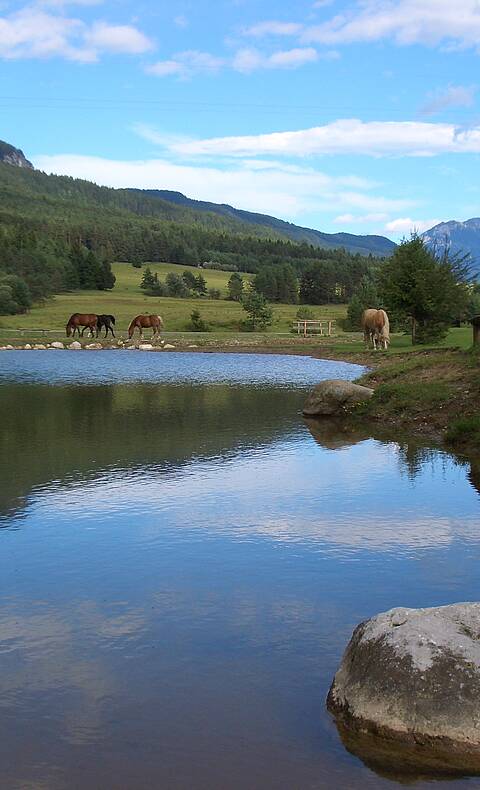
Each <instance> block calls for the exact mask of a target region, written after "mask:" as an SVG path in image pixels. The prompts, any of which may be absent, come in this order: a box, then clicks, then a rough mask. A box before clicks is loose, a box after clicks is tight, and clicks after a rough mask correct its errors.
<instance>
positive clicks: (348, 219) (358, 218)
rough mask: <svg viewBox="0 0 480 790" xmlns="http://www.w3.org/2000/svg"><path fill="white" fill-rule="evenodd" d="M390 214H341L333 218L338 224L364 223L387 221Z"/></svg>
mask: <svg viewBox="0 0 480 790" xmlns="http://www.w3.org/2000/svg"><path fill="white" fill-rule="evenodd" d="M387 219H388V214H382V213H377V214H363V215H362V214H341V215H340V216H338V217H335V219H334V220H333V221H334V222H335V224H337V225H364V224H368V223H369V222H385V221H386V220H387Z"/></svg>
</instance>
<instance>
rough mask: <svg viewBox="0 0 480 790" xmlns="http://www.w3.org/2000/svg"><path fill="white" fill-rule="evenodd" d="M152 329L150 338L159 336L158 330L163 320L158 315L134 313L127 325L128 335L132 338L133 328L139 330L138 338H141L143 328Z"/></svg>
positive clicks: (161, 326) (161, 327)
mask: <svg viewBox="0 0 480 790" xmlns="http://www.w3.org/2000/svg"><path fill="white" fill-rule="evenodd" d="M149 327H150V328H151V329H153V334H152V338H155V337H159V335H160V330H161V329H163V321H162V319H161V317H160V316H159V315H136V316H135V318H134V319H133V320H132V322H131V324H130V326H129V327H128V337H129V338H130V339H132V337H133V334H134V332H135V329H138V330H139V331H140V339H142V338H143V330H144V329H148V328H149Z"/></svg>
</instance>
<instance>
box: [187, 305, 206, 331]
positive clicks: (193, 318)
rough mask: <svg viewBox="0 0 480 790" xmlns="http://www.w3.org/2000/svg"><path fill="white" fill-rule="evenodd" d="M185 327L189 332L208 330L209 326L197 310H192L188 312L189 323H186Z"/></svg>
mask: <svg viewBox="0 0 480 790" xmlns="http://www.w3.org/2000/svg"><path fill="white" fill-rule="evenodd" d="M187 329H189V331H190V332H209V331H210V327H209V326H208V324H207V323H206V321H204V320H203V318H202V317H201V315H200V312H199V311H198V310H192V312H191V313H190V323H189V324H187Z"/></svg>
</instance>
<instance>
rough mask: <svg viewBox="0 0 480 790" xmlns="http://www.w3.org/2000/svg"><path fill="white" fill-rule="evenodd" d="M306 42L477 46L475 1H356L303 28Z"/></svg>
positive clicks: (479, 16) (479, 7) (479, 30)
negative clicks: (385, 40) (345, 9)
mask: <svg viewBox="0 0 480 790" xmlns="http://www.w3.org/2000/svg"><path fill="white" fill-rule="evenodd" d="M302 38H303V40H304V41H305V42H308V43H318V44H324V45H328V46H339V45H341V44H353V43H369V42H374V41H381V40H384V39H390V40H392V41H394V42H395V43H396V44H398V45H401V46H404V45H409V44H423V45H425V46H436V45H439V44H442V45H444V46H447V47H450V48H468V47H474V48H475V49H477V48H478V43H479V41H480V4H479V2H478V0H455V2H452V0H358V2H357V3H355V4H354V5H352V6H351V7H350V9H349V10H347V11H345V12H342V13H339V14H337V15H335V16H333V17H331V18H330V19H328V20H327V21H326V22H323V23H322V24H320V25H313V26H307V27H305V28H304V30H303V33H302Z"/></svg>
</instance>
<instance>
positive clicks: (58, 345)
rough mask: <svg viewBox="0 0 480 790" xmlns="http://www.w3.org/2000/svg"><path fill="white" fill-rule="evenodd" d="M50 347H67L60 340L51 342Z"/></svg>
mask: <svg viewBox="0 0 480 790" xmlns="http://www.w3.org/2000/svg"><path fill="white" fill-rule="evenodd" d="M48 347H49V348H58V349H62V348H65V346H64V345H63V343H61V342H60V340H54V341H53V343H50V345H49V346H48Z"/></svg>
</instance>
